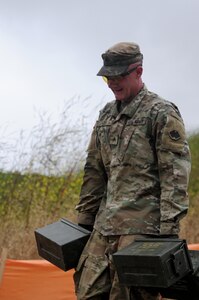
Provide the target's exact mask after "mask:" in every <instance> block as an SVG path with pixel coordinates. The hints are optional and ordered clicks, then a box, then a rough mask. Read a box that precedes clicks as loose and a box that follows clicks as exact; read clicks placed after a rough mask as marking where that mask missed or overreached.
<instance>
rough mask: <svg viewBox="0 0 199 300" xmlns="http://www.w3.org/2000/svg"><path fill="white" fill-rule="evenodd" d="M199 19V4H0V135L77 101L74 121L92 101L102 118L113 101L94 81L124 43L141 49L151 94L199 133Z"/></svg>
mask: <svg viewBox="0 0 199 300" xmlns="http://www.w3.org/2000/svg"><path fill="white" fill-rule="evenodd" d="M198 16H199V1H198V0H165V1H163V0H150V1H149V0H139V1H137V0H136V1H134V0H123V1H117V0H73V1H69V0H68V1H67V0H34V1H32V0H0V99H1V109H0V126H1V128H3V127H5V126H6V127H7V128H8V130H9V131H10V132H11V131H16V130H21V129H23V130H24V129H25V130H26V129H27V130H29V129H30V128H32V126H33V125H34V124H35V123H36V122H37V113H35V111H46V112H48V113H50V114H51V113H52V114H54V115H56V112H57V111H59V110H60V109H61V108H62V105H63V103H64V102H67V101H68V99H71V98H72V97H79V98H78V99H79V105H78V107H76V109H75V112H73V113H74V115H73V116H70V117H71V118H75V115H78V116H80V115H81V114H82V113H84V110H85V107H84V108H83V105H82V99H84V98H86V97H88V96H89V97H90V98H89V108H88V107H87V109H88V111H89V109H90V111H89V113H88V117H90V118H91V119H92V118H94V117H97V110H98V109H95V108H96V107H97V106H98V107H100V105H102V104H101V103H102V102H103V103H104V102H107V101H110V100H112V99H113V95H112V93H111V92H110V91H109V90H108V88H107V86H106V85H105V84H104V82H103V81H102V80H101V78H98V77H97V76H96V73H97V72H98V70H99V68H100V67H101V64H102V60H101V53H103V52H104V51H105V50H106V49H107V48H109V46H112V45H113V44H115V43H117V42H120V41H134V42H137V43H138V44H139V45H140V47H141V50H142V52H143V54H144V74H143V79H144V82H145V84H146V86H147V87H148V89H149V90H151V91H154V92H156V93H158V94H159V95H161V96H162V97H164V98H166V99H167V100H170V101H173V102H174V103H175V104H176V105H177V106H178V107H179V109H180V111H181V113H182V116H183V118H184V122H185V125H186V129H187V131H190V130H194V129H197V128H199V118H198V107H199V105H198V99H197V98H198V91H197V89H198V70H199V59H198V53H199V32H198V31H199V17H198ZM102 99H103V100H102ZM89 114H90V115H89ZM55 118H56V117H55ZM92 122H93V120H92V121H91V123H92Z"/></svg>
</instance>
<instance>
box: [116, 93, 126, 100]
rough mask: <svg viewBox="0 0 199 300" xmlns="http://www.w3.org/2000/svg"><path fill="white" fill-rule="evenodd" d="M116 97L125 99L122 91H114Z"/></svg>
mask: <svg viewBox="0 0 199 300" xmlns="http://www.w3.org/2000/svg"><path fill="white" fill-rule="evenodd" d="M114 95H115V99H116V100H118V101H123V100H124V95H123V94H122V93H120V92H114Z"/></svg>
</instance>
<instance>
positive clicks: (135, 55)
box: [97, 42, 143, 76]
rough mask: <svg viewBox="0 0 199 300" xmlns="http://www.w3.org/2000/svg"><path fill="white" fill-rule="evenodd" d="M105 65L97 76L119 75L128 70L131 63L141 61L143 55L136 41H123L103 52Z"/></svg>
mask: <svg viewBox="0 0 199 300" xmlns="http://www.w3.org/2000/svg"><path fill="white" fill-rule="evenodd" d="M102 59H103V61H104V65H103V67H102V68H101V69H100V70H99V72H98V73H97V76H118V75H121V74H122V73H124V72H126V71H127V69H128V66H129V65H130V64H133V63H136V62H141V63H142V60H143V55H142V53H141V52H140V47H139V45H138V44H136V43H127V42H121V43H118V44H116V45H114V46H112V47H111V48H109V49H108V50H107V51H106V52H105V53H103V54H102Z"/></svg>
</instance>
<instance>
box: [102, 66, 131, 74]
mask: <svg viewBox="0 0 199 300" xmlns="http://www.w3.org/2000/svg"><path fill="white" fill-rule="evenodd" d="M127 69H128V66H103V67H102V68H101V69H100V70H99V72H98V73H97V76H119V75H121V74H123V73H124V72H126V70H127Z"/></svg>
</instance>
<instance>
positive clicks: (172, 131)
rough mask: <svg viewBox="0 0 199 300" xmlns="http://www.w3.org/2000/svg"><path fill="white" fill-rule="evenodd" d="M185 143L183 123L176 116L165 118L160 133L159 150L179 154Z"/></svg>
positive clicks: (171, 115)
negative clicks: (165, 120)
mask: <svg viewBox="0 0 199 300" xmlns="http://www.w3.org/2000/svg"><path fill="white" fill-rule="evenodd" d="M185 142H186V136H185V128H184V124H183V121H182V120H181V118H180V117H179V116H178V115H177V114H176V115H175V114H174V113H172V114H170V115H168V116H167V122H166V124H165V126H164V128H163V131H162V141H161V148H163V149H167V150H170V151H173V152H177V153H181V152H182V151H183V149H184V145H185Z"/></svg>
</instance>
